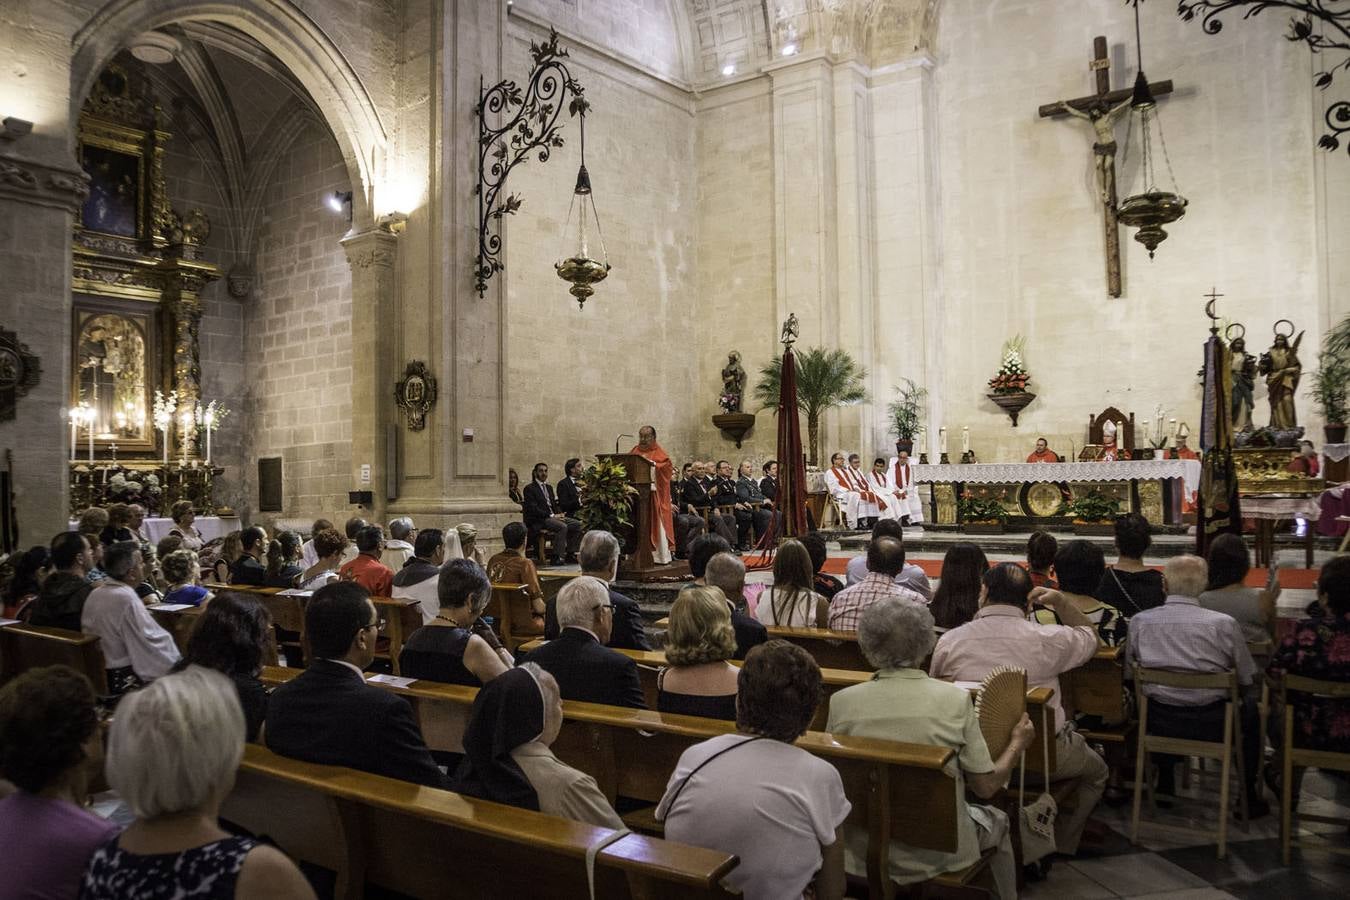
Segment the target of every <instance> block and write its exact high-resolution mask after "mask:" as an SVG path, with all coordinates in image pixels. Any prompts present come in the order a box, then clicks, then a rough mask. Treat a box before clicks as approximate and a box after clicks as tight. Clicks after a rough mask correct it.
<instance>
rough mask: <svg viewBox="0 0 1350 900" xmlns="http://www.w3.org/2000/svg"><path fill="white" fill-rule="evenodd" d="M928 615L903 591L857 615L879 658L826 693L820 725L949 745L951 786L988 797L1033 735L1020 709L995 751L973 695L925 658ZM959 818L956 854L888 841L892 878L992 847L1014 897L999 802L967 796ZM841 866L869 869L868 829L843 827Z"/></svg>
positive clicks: (919, 877) (939, 868) (961, 864)
mask: <svg viewBox="0 0 1350 900" xmlns="http://www.w3.org/2000/svg"><path fill="white" fill-rule="evenodd" d="M935 640H936V638H935V635H934V633H933V614H932V613H931V612H929V610H928V607H926V606H923V605H921V604H918V603H912V602H909V601H907V600H904V599H902V598H900V597H883V598H881V599H879V600H877V601H876V602H875V603H873V604H872V605H871V606H869V607H868V608H867V609H866V610H864V611H863V614H862V618H861V619H860V620H859V622H858V645H859V647H860V648H861V649H862V652H863V655H864V656H866V657H867V661H868V662H870V663H871V664H872V665H874V666H876V669H877V673H876V675H874V676H873V677H872V679H871V680H869V681H866V682H863V683H862V684H857V685H854V686H853V687H848V688H844V689H843V690H842V691H839V692H838V693H837V694H835V695H834V696H833V697H832V698H830V718H829V722H828V723H827V725H826V728H825V730H826V731H828V732H830V733H831V734H852V735H861V736H862V737H873V738H881V739H883V740H888V741H905V742H908V743H913V744H933V745H936V746H939V747H950V748H951V749H952V750H955V751H956V756H955V757H954V762H953V763H952V765H951V772H952V774H953V775H954V776H955V777H956V793H957V796H958V797H964V796H965V790H964V787H963V782H964V784H965V786H968V787H969V788H970V789H971V790H972V791H973V792H974V793H975V794H976V795H977V796H978V797H980V798H981V799H985V800H987V799H989V798H990V797H993V796H994V794H996V793H997V792H998V791H999V790H1001V789H1002V788H1003V787H1004V786H1005V785H1006V784H1007V783H1008V776H1009V775H1010V773H1011V772H1012V769H1013V766H1014V765H1015V764H1016V763H1017V759H1018V757H1019V755H1020V754H1021V752H1022V750H1023V748H1025V747H1026V746H1027V745H1028V744H1029V743H1030V742H1031V740H1032V738H1033V737H1034V735H1035V731H1034V729H1033V727H1032V724H1031V720H1030V719H1029V718H1028V717H1027V715H1026V714H1025V713H1023V714H1022V720H1021V721H1020V722H1019V723H1018V724H1017V726H1016V727H1015V728H1014V729H1013V735H1012V741H1011V742H1010V743H1009V744H1008V747H1007V749H1005V750H1004V751H1003V753H1002V754H1001V755H1000V756H999V758H998V759H997V760H993V759H991V758H990V756H989V748H988V747H987V746H986V745H985V742H984V734H983V733H982V732H981V731H980V720H979V717H978V716H977V715H976V712H975V704H974V703H972V702H971V699H970V694H969V693H967V692H966V690H965V689H964V688H960V687H957V686H956V685H954V684H948V683H946V682H944V681H938V680H936V679H934V678H929V677H928V675H927V674H926V673H925V672H924V671H923V668H922V666H923V661H924V658H925V657H927V656H928V655H929V653H931V652H932V650H933V644H934V642H935ZM966 813H967V814H966V815H965V816H962V817H960V818H959V821H958V823H957V843H956V851H955V852H954V853H945V852H943V851H940V850H924V849H921V848H918V847H914V846H912V845H910V844H906V843H902V842H899V841H897V842H894V843H892V844H891V846H890V853H889V857H890V877H891V879H892V880H893V881H895V882H898V883H900V884H912V883H916V882H921V881H927V880H928V879H930V878H935V877H937V876H939V875H941V874H943V873H944V872H955V871H959V870H961V869H964V868H966V867H967V866H970V865H973V864H974V863H975V861H976V860H978V859H979V858H980V854H981V851H984V850H989V849H995V850H996V851H997V852H996V853H995V855H994V858H993V861H992V863H991V869H992V872H993V875H994V883H995V886H996V888H997V889H998V894H999V896H1000V897H1001V898H1003V900H1014V898H1016V897H1017V869H1016V867H1015V863H1014V860H1013V852H1012V844H1011V842H1010V840H1009V836H1008V817H1007V816H1006V815H1004V814H1003V812H1002V811H1001V810H998V809H995V808H993V807H987V806H982V805H977V804H966ZM844 866H845V869H846V870H847V871H849V872H851V873H853V874H855V875H860V876H865V875H866V874H867V833H866V831H864V830H861V829H859V828H857V827H855V826H851V825H845V826H844Z"/></svg>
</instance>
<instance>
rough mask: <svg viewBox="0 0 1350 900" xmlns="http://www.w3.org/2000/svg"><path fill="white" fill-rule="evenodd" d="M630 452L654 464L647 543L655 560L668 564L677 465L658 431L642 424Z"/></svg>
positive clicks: (672, 530)
mask: <svg viewBox="0 0 1350 900" xmlns="http://www.w3.org/2000/svg"><path fill="white" fill-rule="evenodd" d="M628 452H629V453H636V454H637V455H638V456H641V457H643V458H644V459H646V460H647V461H648V462H650V463H651V464H652V466H653V467H654V469H655V472H656V480H655V482H654V483H653V484H652V488H653V491H654V494H653V496H652V504H653V506H652V511H653V512H654V513H655V515H653V516H652V530H651V533H650V534H648V536H647V541H648V543H649V544H650V546H651V548H652V559H654V560H655V561H656V562H658V563H662V564H665V563H668V562H670V560H671V555H672V552H673V551H674V549H675V519H674V516H673V515H672V514H671V510H670V479H671V478H672V477H673V476H674V474H675V466H674V465H673V464H672V463H671V461H670V456H669V455H667V454H666V451H664V450H662V449H661V445H660V444H658V443H657V442H656V429H655V428H653V427H652V426H650V425H643V426H642V427H641V428H639V429H638V443H637V446H636V447H634V448H633V449H632V450H629V451H628Z"/></svg>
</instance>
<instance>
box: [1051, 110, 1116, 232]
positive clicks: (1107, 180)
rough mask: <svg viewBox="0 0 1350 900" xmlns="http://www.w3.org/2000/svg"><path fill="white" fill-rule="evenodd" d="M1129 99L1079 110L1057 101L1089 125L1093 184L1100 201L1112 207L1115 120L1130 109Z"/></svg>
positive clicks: (1114, 185) (1114, 201)
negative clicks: (1092, 138)
mask: <svg viewBox="0 0 1350 900" xmlns="http://www.w3.org/2000/svg"><path fill="white" fill-rule="evenodd" d="M1130 99H1131V98H1129V97H1126V98H1125V99H1124V100H1122V101H1120V102H1119V103H1117V104H1116V105H1115V106H1113V107H1108V106H1107V105H1106V104H1105V103H1103V102H1096V103H1092V104H1089V105H1088V107H1087V109H1086V110H1080V109H1077V108H1075V107H1074V106H1071V105H1070V104H1068V103H1061V104H1059V109H1060V110H1061V111H1062V112H1065V113H1068V114H1069V115H1071V116H1073V117H1074V118H1077V119H1083V120H1085V121H1087V122H1089V123H1090V124H1091V125H1092V128H1093V131H1095V132H1096V136H1097V139H1096V140H1095V141H1094V142H1093V144H1092V152H1093V153H1095V154H1096V156H1097V183H1098V185H1100V187H1101V192H1102V204H1103V205H1105V206H1111V207H1114V206H1115V203H1116V122H1117V121H1119V119H1120V117H1121V116H1123V115H1124V114H1125V113H1126V112H1128V111H1129V108H1130Z"/></svg>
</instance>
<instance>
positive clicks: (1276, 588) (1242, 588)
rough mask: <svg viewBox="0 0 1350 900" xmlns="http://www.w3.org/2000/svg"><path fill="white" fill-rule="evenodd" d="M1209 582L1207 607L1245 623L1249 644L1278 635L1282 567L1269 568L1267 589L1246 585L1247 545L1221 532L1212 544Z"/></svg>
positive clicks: (1203, 597)
mask: <svg viewBox="0 0 1350 900" xmlns="http://www.w3.org/2000/svg"><path fill="white" fill-rule="evenodd" d="M1206 561H1207V562H1208V563H1209V583H1208V585H1207V586H1206V587H1205V591H1204V593H1202V594H1201V595H1200V605H1201V606H1203V607H1204V608H1205V609H1212V610H1215V611H1216V612H1221V613H1226V614H1228V615H1230V616H1232V617H1233V618H1234V619H1237V622H1238V624H1239V625H1241V626H1242V636H1243V637H1244V638H1246V639H1247V642H1248V643H1262V642H1265V641H1269V640H1271V639H1272V638H1274V636H1275V602H1276V601H1277V600H1279V599H1280V583H1279V581H1278V575H1277V573H1278V572H1279V569H1278V568H1276V567H1275V566H1271V567H1270V577H1269V579H1268V580H1267V582H1266V586H1265V588H1254V587H1247V585H1246V584H1245V583H1244V582H1245V580H1246V578H1247V573H1248V572H1249V571H1251V567H1252V562H1251V556H1250V554H1249V553H1248V552H1247V544H1246V542H1245V541H1243V540H1242V538H1240V537H1238V536H1237V535H1236V534H1221V535H1219V536H1218V537H1216V538H1214V540H1213V541H1212V542H1211V543H1210V545H1209V554H1208V559H1207V560H1206Z"/></svg>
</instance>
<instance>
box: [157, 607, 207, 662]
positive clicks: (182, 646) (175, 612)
mask: <svg viewBox="0 0 1350 900" xmlns="http://www.w3.org/2000/svg"><path fill="white" fill-rule="evenodd" d="M163 606H164V604H160V603H157V604H155V605H154V606H148V607H146V609H148V610H149V611H150V618H152V619H154V620H155V622H156V623H157V624H158V625H159V627H160V628H163V629H164V630H165V631H167V632H168V633H169V634H171V635H173V642H174V644H175V645H177V647H178V652H179V653H186V652H187V645H188V639H189V638H190V637H192V629H194V628H196V627H197V620H198V619H199V618H201V615H202V613H204V612H206V607H204V606H189V607H188V608H187V609H163V608H162V607H163Z"/></svg>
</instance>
